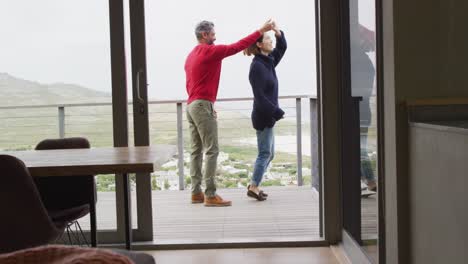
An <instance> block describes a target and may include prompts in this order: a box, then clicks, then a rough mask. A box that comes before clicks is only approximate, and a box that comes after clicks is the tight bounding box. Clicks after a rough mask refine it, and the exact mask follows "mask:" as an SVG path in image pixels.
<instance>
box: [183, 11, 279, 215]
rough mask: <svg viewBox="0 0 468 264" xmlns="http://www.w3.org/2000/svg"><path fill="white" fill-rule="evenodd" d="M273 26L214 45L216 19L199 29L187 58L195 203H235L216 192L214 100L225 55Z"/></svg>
mask: <svg viewBox="0 0 468 264" xmlns="http://www.w3.org/2000/svg"><path fill="white" fill-rule="evenodd" d="M272 27H273V21H271V19H270V20H268V21H267V22H265V24H264V25H263V26H262V27H261V28H260V29H259V30H256V31H255V32H253V33H252V34H250V35H248V36H247V37H245V38H243V39H241V40H239V41H238V42H236V43H233V44H230V45H214V42H215V40H216V33H215V30H214V24H213V23H212V22H209V21H202V22H200V23H198V24H197V26H196V28H195V35H196V37H197V40H198V45H197V46H195V48H194V49H193V50H192V51H191V52H190V54H189V55H188V57H187V60H186V61H185V74H186V87H187V93H188V100H187V120H188V122H189V129H190V141H191V152H190V176H191V178H192V203H205V206H230V205H231V201H226V200H224V199H223V198H221V196H219V195H217V194H216V182H215V173H216V167H217V159H218V153H219V148H218V122H217V120H216V111H215V110H214V103H215V101H216V96H217V94H218V86H219V77H220V75H221V62H222V60H223V59H224V58H226V57H229V56H232V55H234V54H236V53H238V52H240V51H242V50H244V49H246V48H247V47H249V46H250V45H252V44H253V43H255V42H256V41H257V39H258V38H260V36H262V35H263V33H265V32H267V31H270V30H271V29H272ZM203 153H204V154H205V173H204V174H205V175H204V177H205V184H206V186H205V187H206V188H205V194H203V191H202V189H201V182H202V179H203V175H202V164H203ZM205 196H206V197H205Z"/></svg>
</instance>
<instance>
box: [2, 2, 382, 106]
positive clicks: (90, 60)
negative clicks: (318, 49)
mask: <svg viewBox="0 0 468 264" xmlns="http://www.w3.org/2000/svg"><path fill="white" fill-rule="evenodd" d="M371 2H372V1H371V0H360V8H361V9H365V8H368V3H371ZM145 6H146V14H145V19H146V39H147V66H148V83H149V86H148V94H149V97H150V98H151V99H154V100H157V99H185V98H186V90H185V73H184V70H183V65H184V62H185V58H186V56H187V54H188V53H189V52H190V50H191V49H192V48H193V47H194V46H195V45H196V44H197V43H196V39H195V35H194V27H195V25H196V23H197V22H199V21H201V20H210V21H213V22H214V23H215V29H216V33H217V41H216V43H217V44H229V43H232V42H235V41H237V40H239V39H240V38H242V37H244V36H246V35H248V34H250V33H251V32H253V31H254V30H256V29H258V28H259V27H260V26H261V25H262V24H263V22H264V21H266V20H267V19H268V18H273V19H275V20H276V21H277V23H278V25H279V26H280V28H281V29H282V30H283V31H284V32H285V36H286V40H287V42H288V50H287V52H286V54H285V56H284V58H283V61H282V62H281V63H280V65H279V66H278V67H277V75H278V78H279V83H280V87H279V90H280V91H279V92H280V95H302V94H316V89H315V87H316V60H315V59H316V56H315V17H314V12H315V11H314V8H315V7H314V1H312V0H290V1H282V0H257V1H252V0H237V1H220V0H200V1H193V0H178V1H175V0H170V1H169V0H164V1H162V0H146V2H145ZM127 11H128V10H127ZM360 16H361V12H360ZM125 19H126V22H127V24H128V17H126V18H125ZM360 20H361V23H363V24H364V25H366V24H367V27H369V28H371V29H372V28H373V24H374V22H373V20H372V17H366V16H365V15H363V16H362V17H360ZM0 25H2V26H0V35H1V36H2V41H1V44H0V45H1V47H2V48H1V49H0V72H7V73H10V74H12V75H14V76H17V77H20V78H23V79H27V80H32V81H38V82H41V83H59V82H63V83H73V84H78V85H82V86H85V87H87V88H90V89H95V90H99V91H105V92H109V93H110V92H111V75H110V43H109V14H108V1H107V0H79V1H78V0H74V1H71V0H67V1H64V0H41V1H37V0H16V1H1V2H0ZM127 27H128V25H127ZM127 33H128V32H127ZM127 36H129V35H128V34H127ZM126 48H127V64H128V67H127V68H128V69H130V64H129V62H130V51H129V50H130V46H129V39H128V37H127V45H126ZM251 60H252V57H247V56H244V55H242V54H241V53H239V54H237V55H234V56H232V57H229V58H226V59H225V60H224V61H223V68H222V73H221V82H220V89H219V93H218V97H219V98H227V97H250V96H252V92H251V87H250V85H249V82H248V70H249V64H250V62H251Z"/></svg>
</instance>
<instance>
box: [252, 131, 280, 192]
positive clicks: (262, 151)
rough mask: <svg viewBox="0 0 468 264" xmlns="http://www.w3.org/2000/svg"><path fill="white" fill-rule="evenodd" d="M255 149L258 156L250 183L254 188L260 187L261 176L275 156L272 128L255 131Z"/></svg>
mask: <svg viewBox="0 0 468 264" xmlns="http://www.w3.org/2000/svg"><path fill="white" fill-rule="evenodd" d="M257 148H258V156H257V160H256V161H255V167H254V172H253V175H252V181H251V183H250V184H251V185H254V186H260V183H261V182H262V178H263V174H264V173H265V171H266V169H267V168H268V165H269V164H270V162H271V161H272V160H273V157H274V156H275V136H274V134H273V128H269V127H266V128H265V129H263V130H257Z"/></svg>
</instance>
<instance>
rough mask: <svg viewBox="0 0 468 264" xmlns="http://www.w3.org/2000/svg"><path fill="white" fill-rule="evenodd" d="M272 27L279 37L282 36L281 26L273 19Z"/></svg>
mask: <svg viewBox="0 0 468 264" xmlns="http://www.w3.org/2000/svg"><path fill="white" fill-rule="evenodd" d="M272 29H273V31H274V32H275V35H276V36H277V37H279V36H281V31H280V29H279V26H278V24H277V23H276V21H273V28H272Z"/></svg>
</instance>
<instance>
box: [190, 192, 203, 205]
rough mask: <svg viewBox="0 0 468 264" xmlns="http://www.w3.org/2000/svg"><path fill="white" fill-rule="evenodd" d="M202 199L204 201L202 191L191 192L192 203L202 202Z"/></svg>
mask: <svg viewBox="0 0 468 264" xmlns="http://www.w3.org/2000/svg"><path fill="white" fill-rule="evenodd" d="M204 201H205V195H204V194H203V193H202V192H199V193H197V194H192V203H193V204H197V203H203V202H204Z"/></svg>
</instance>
